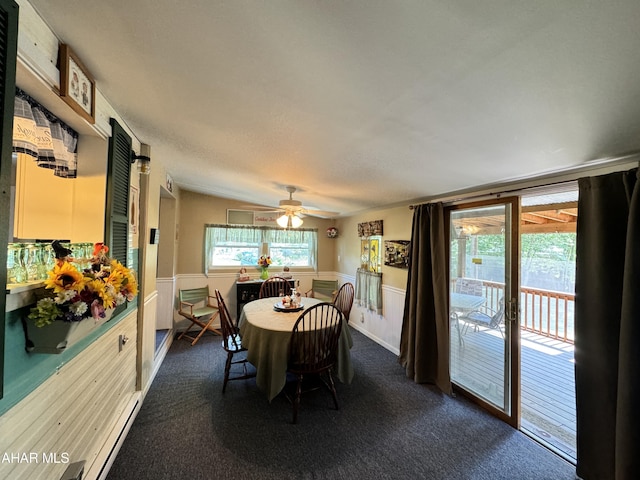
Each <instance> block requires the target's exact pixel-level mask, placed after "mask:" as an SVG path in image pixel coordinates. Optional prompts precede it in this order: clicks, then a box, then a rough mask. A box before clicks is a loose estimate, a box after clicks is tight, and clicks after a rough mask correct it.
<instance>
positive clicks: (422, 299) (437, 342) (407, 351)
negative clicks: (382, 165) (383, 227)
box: [398, 203, 451, 394]
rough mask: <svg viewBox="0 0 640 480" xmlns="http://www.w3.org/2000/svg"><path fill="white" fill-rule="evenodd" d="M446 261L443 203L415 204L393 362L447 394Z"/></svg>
mask: <svg viewBox="0 0 640 480" xmlns="http://www.w3.org/2000/svg"><path fill="white" fill-rule="evenodd" d="M446 259H447V248H446V234H445V222H444V208H443V205H442V203H433V204H426V205H419V206H417V207H416V208H415V210H414V213H413V224H412V228H411V253H410V261H409V271H408V275H407V290H406V297H405V304H404V316H403V321H402V333H401V337H400V356H399V358H398V361H399V362H400V364H401V365H402V366H403V367H404V368H405V371H406V375H407V377H409V378H412V379H413V380H414V381H415V382H416V383H432V384H435V385H436V386H437V387H438V388H440V390H442V391H443V392H444V393H447V394H451V377H450V375H449V328H450V323H449V307H448V298H447V260H446Z"/></svg>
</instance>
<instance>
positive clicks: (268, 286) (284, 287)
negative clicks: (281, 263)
mask: <svg viewBox="0 0 640 480" xmlns="http://www.w3.org/2000/svg"><path fill="white" fill-rule="evenodd" d="M290 293H291V285H290V284H289V282H288V281H287V280H286V279H285V278H282V277H271V278H269V279H267V280H265V281H264V283H263V284H262V286H261V287H260V293H259V294H258V297H259V298H267V297H278V296H280V295H289V294H290Z"/></svg>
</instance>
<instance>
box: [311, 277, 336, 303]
mask: <svg viewBox="0 0 640 480" xmlns="http://www.w3.org/2000/svg"><path fill="white" fill-rule="evenodd" d="M337 293H338V280H320V279H318V278H314V279H312V280H311V289H310V290H307V291H306V292H305V295H306V296H307V297H312V298H319V299H321V300H325V301H327V302H333V299H334V298H335V296H336V294H337Z"/></svg>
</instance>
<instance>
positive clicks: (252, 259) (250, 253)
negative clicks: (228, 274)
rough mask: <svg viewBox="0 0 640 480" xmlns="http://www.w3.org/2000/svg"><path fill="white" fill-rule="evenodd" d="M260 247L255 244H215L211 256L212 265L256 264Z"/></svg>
mask: <svg viewBox="0 0 640 480" xmlns="http://www.w3.org/2000/svg"><path fill="white" fill-rule="evenodd" d="M259 256H260V247H258V246H257V245H217V246H216V247H215V248H214V249H213V254H212V256H211V265H212V266H218V267H222V266H234V265H257V264H258V257H259Z"/></svg>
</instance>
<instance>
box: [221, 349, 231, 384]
mask: <svg viewBox="0 0 640 480" xmlns="http://www.w3.org/2000/svg"><path fill="white" fill-rule="evenodd" d="M232 359H233V352H227V361H226V362H225V364H224V382H223V383H222V393H224V392H225V390H226V389H227V383H229V372H231V360H232Z"/></svg>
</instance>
